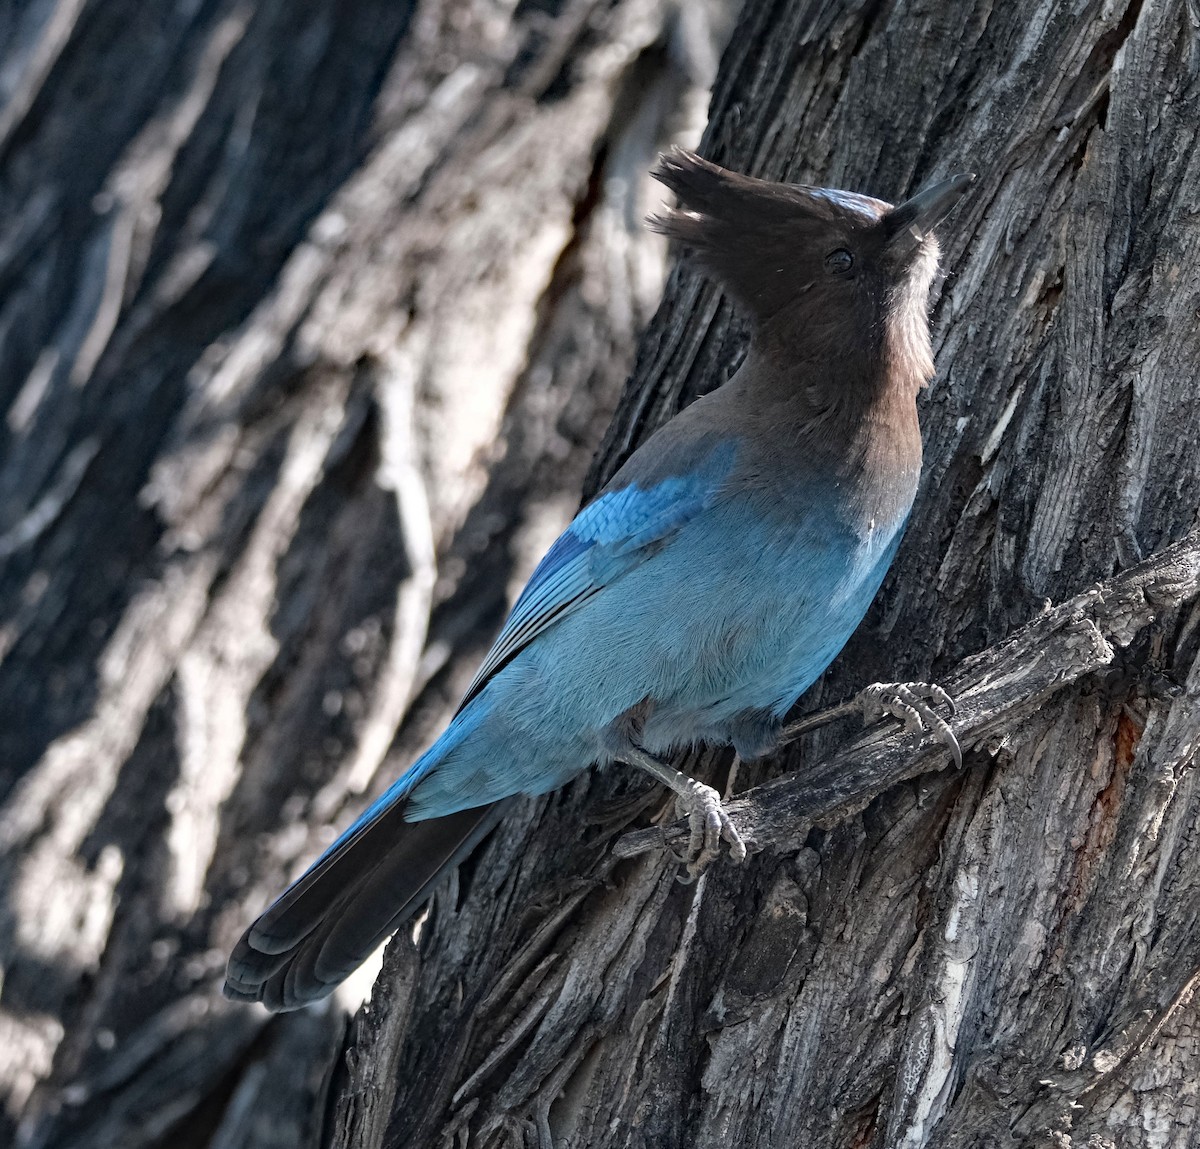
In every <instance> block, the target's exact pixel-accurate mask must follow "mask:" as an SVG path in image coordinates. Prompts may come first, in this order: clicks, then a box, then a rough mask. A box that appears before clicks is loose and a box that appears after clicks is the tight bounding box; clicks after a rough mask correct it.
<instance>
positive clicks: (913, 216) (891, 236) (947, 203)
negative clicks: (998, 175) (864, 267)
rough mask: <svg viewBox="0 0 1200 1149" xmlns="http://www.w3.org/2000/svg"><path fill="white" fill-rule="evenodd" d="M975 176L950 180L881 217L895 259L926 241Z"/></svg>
mask: <svg viewBox="0 0 1200 1149" xmlns="http://www.w3.org/2000/svg"><path fill="white" fill-rule="evenodd" d="M974 180H975V177H974V175H959V176H951V177H950V178H949V179H948V180H942V182H941V183H937V184H934V185H933V186H932V187H927V188H926V189H925V190H924V191H920V192H917V194H916V195H915V196H913V197H912V199H910V200H905V201H904V203H902V204H897V205H896V206H895V207H894V208H892V210H891V211H889V212H888V213H887V215H885V216H884V217H883V222H884V227H885V228H886V229H887V237H888V238H887V246H888V247H889V248H890V249H892V250H894V251H895V252H896V254H897V255H908V254H910V253H911V252H913V251H915V250H916V248H917V247H918V245H920V244H921V243H923V242H924V241H925V237H926V236H927V235H928V234H929V233H930V232H931V231H932V230H933V229H934V228H935V227H936V226H937V225H938V224H939V223H941V221H942V220H944V219H945V218H946V216H947V215H949V214H950V210H951V208H953V207H954V205H955V204H956V203H958V200H959V197H960V196H961V195H962V194H963V192H965V191H966V190H967V188H969V187H970V186H971V184H972V183H973V182H974Z"/></svg>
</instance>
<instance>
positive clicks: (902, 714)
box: [854, 682, 963, 769]
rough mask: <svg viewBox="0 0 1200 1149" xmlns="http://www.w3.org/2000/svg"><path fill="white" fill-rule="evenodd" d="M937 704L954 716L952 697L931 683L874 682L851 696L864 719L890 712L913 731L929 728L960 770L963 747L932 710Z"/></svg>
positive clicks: (943, 721) (944, 722) (945, 723)
mask: <svg viewBox="0 0 1200 1149" xmlns="http://www.w3.org/2000/svg"><path fill="white" fill-rule="evenodd" d="M931 703H932V704H933V705H931ZM939 703H940V704H942V705H943V706H945V707H946V708H947V709H948V710H949V711H950V716H951V717H953V716H954V712H955V708H954V699H953V698H951V697H950V695H949V694H947V693H946V691H944V690H943V689H942V688H941V687H940V686H938V685H937V684H936V683H934V682H876V683H874V684H872V685H871V686H868V687H867V688H866V689H865V690H862V691H860V692H859V694H858V695H857V697H856V698H855V699H854V704H855V706H857V708H858V709H859V710H860V711H861V712H862V715H863V718H864V719H865V720H866V721H867V722H872V721H874V720H875V719H877V718H883V717H885V716H887V715H891V716H892V717H893V718H899V719H900V721H901V722H903V723H904V728H905V729H906V730H908V731H911V732H912V733H914V734H916V733H922V732H924V731H927V730H928V731H930V732H931V733H933V734H934V735H936V736H937V738H938V739H939V740H940V741H941V742H943V743H944V744H945V745H946V747H947V748H948V749H949V751H950V755H951V757H952V758H953V759H954V764H955V765H956V766H958V767H959V769H961V768H962V764H963V760H962V747H961V746H959V744H958V739H957V738H956V737H955V735H954V731H953V730H951V729H950V724H949V723H948V722H947V721H946V720H945V719H944V718H943V717H942V716H941V715H940V714H938V712H937V711H936V710H934V708H933V706H934V705H937V704H939Z"/></svg>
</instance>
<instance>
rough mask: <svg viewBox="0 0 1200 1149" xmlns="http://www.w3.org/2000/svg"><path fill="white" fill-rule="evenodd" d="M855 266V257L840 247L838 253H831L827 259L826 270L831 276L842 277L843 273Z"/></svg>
mask: <svg viewBox="0 0 1200 1149" xmlns="http://www.w3.org/2000/svg"><path fill="white" fill-rule="evenodd" d="M853 266H854V256H852V255H851V254H850V253H849V252H848V251H847V250H846V249H845V248H844V247H839V248H838V249H837V250H836V251H831V252H830V253H829V254H828V255H827V256H826V257H825V270H826V271H827V272H829V274H830V275H841V274H842V273H843V272H847V271H849V270H850V269H851V268H852V267H853Z"/></svg>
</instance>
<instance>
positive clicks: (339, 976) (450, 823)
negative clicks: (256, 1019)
mask: <svg viewBox="0 0 1200 1149" xmlns="http://www.w3.org/2000/svg"><path fill="white" fill-rule="evenodd" d="M406 805H407V803H406V802H405V801H403V800H400V801H397V802H394V803H393V804H392V805H391V806H390V807H389V808H388V809H386V810H385V811H383V812H382V813H380V814H379V815H377V816H376V817H375V818H373V819H372V820H371V822H370V823H368V824H367V825H366V826H364V827H362V828H361V830H360V831H359V832H358V833H356V834H355V835H353V836H352V837H351V838H349V840H347V841H345V842H343V843H341V844H340V845H335V846H334V847H333V848H332V849H331V850H330V851H329V852H328V853H326V854H325V855H324V856H322V858H321V859H320V860H319V861H318V862H317V864H316V865H314V866H313V867H312V869H310V870H309V871H308V872H307V873H306V874H304V876H303V877H301V878H300V879H299V880H298V881H296V882H295V883H294V884H293V885H291V886H289V887H288V889H287V890H286V891H285V892H284V893H283V894H282V895H281V896H280V897H279V899H278V900H277V901H276V902H275V903H274V904H273V905H272V906H271V907H270V908H269V909H268V910H266V912H264V913H263V914H262V915H261V916H260V917H259V918H258V920H257V921H255V922H254V924H253V925H252V926H251V927H250V928H249V929H248V930H247V931H246V932H245V933H244V934H243V935H242V937H241V940H240V941H239V942H238V943H237V945H236V946H235V947H234V949H233V953H232V954H230V956H229V965H228V967H227V970H226V974H225V996H226V997H229V998H232V999H234V1000H235V1001H261V1002H262V1003H263V1005H265V1006H266V1007H267V1008H268V1009H269V1010H271V1011H272V1012H279V1011H282V1010H289V1009H299V1008H300V1007H301V1006H305V1005H308V1004H309V1003H310V1002H314V1001H318V1000H319V999H320V998H323V997H325V996H326V995H328V994H329V993H331V992H332V991H333V989H334V987H335V986H337V985H338V984H339V983H340V982H342V981H344V980H345V979H346V978H347V977H348V976H349V975H350V974H351V973H353V972H354V970H355V969H357V968H358V967H359V966H360V965H361V964H362V963H363V962H364V961H365V960H366V959H367V958H368V957H369V956H370V954H371V952H372V951H373V950H374V949H375V947H376V946H378V945H379V943H380V942H382V941H383V940H384V939H385V938H386V937H388V935H389V934H391V933H393V932H394V931H395V930H396V929H397V928H398V927H399V926H401V925H402V924H403V923H404V921H405V919H407V918H409V917H411V916H412V915H413V914H414V913H415V912H416V911H417V909H419V908H420V906H421V905H422V904H423V903H424V901H425V900H426V899H427V898H428V896H429V895H430V893H432V891H433V888H434V886H435V885H436V884H437V882H438V879H439V878H440V877H441V876H442V875H443V874H444V873H445V872H446V871H447V870H449V869H450V868H451V867H452V866H455V865H457V864H458V863H459V862H461V861H462V860H463V859H464V858H465V857H466V856H467V854H469V853H470V852H471V850H472V849H474V848H475V846H476V845H477V844H478V843H479V841H480V840H481V839H482V838H483V837H484V835H485V834H487V833H488V831H489V830H491V829H492V827H493V826H494V825H495V824H496V822H497V821H498V820H499V818H500V814H501V812H502V809H501V808H502V807H503V806H504V805H505V803H493V804H492V805H490V806H479V807H476V808H475V809H473V810H463V811H460V812H459V813H457V814H450V815H448V816H447V817H445V818H432V819H430V820H429V821H425V822H406V821H404V808H405V806H406Z"/></svg>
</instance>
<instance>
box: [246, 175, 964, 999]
mask: <svg viewBox="0 0 1200 1149" xmlns="http://www.w3.org/2000/svg"><path fill="white" fill-rule="evenodd" d="M672 165H674V166H672ZM660 174H662V175H663V178H665V179H666V181H667V182H668V183H669V184H670V185H671V186H672V187H673V188H674V189H675V190H676V191H677V192H679V194H680V196H681V198H684V199H685V200H688V201H689V202H692V203H694V204H695V207H696V211H694V212H692V213H677V214H676V215H674V216H672V217H669V218H668V219H667V220H665V221H662V222H661V226H663V227H664V228H665V229H666V230H668V231H671V232H672V233H673V234H676V235H678V236H679V237H680V238H682V239H684V240H685V241H686V242H688V243H690V244H691V245H692V246H693V247H694V248H696V249H697V250H698V252H699V254H700V256H701V258H702V259H703V260H704V261H705V262H706V264H707V265H708V266H709V267H710V268H711V269H712V270H713V272H714V273H715V274H716V275H717V276H718V278H720V279H721V281H722V282H723V283H725V285H726V286H727V287H728V288H729V290H730V291H732V292H733V293H734V294H735V296H737V297H738V298H739V299H741V300H742V301H743V303H744V304H745V306H747V307H748V308H749V310H750V312H751V315H752V317H753V319H754V333H753V339H752V344H751V349H750V352H749V354H748V356H747V358H746V361H745V363H744V364H743V366H742V367H741V369H740V370H739V372H738V374H737V375H736V376H735V378H734V379H733V380H731V381H730V382H729V383H728V384H726V385H725V386H724V387H722V388H719V389H718V390H717V391H715V392H713V393H712V394H710V395H708V396H706V397H705V398H704V399H701V400H699V401H698V402H696V403H695V404H693V405H692V406H691V407H689V408H688V409H687V410H686V411H684V412H683V413H682V414H680V415H679V416H677V417H676V418H675V419H674V420H672V421H671V422H670V423H669V424H667V425H666V426H665V427H664V428H662V429H661V430H660V431H659V432H658V433H657V434H655V435H654V436H652V437H651V438H650V440H648V442H647V443H646V444H645V445H643V447H642V448H640V449H639V450H638V451H637V452H636V453H635V454H634V455H633V456H632V457H631V458H630V459H629V461H628V462H627V463H626V464H625V466H624V467H623V468H622V469H621V470H620V471H619V472H618V473H617V475H616V476H615V477H614V478H613V480H612V481H611V482H610V483H609V485H608V486H607V487H606V488H605V489H604V490H603V491H602V492H601V493H600V495H599V496H598V497H597V498H596V499H595V500H594V501H593V502H592V503H590V504H589V505H588V506H587V507H585V508H584V509H583V510H582V511H581V512H580V513H579V514H578V515H577V516H576V518H575V520H574V522H572V524H571V525H570V527H568V528H567V530H566V531H565V532H564V533H563V534H562V536H561V537H560V538H559V539H558V541H557V542H556V543H555V544H554V546H553V547H551V549H550V551H549V552H548V553H547V554H546V556H545V558H544V559H543V560H542V562H541V563H540V564H539V566H538V567H537V569H536V570H535V572H534V574H533V576H532V577H531V578H530V581H529V584H528V585H527V586H526V588H525V590H524V591H523V593H522V594H521V596H520V597H519V599H518V600H517V602H516V604H515V606H514V607H513V610H512V613H511V615H510V616H509V618H508V621H507V623H506V624H505V626H504V629H503V630H502V632H501V634H500V635H499V637H498V638H497V640H496V642H495V644H494V646H493V647H492V649H491V651H490V652H489V653H488V656H487V658H486V659H485V660H484V663H483V665H482V667H481V668H480V670H479V673H478V675H477V676H476V678H475V680H474V681H473V682H472V684H471V686H470V688H469V689H468V691H467V693H466V695H465V697H464V699H463V702H462V704H461V706H460V708H459V711H458V713H457V714H456V716H455V717H454V719H453V721H452V722H451V723H450V725H449V727H448V728H447V729H446V731H445V733H444V734H443V735H442V736H441V738H439V739H438V741H437V742H436V743H434V745H433V746H432V747H430V749H429V750H428V751H426V753H425V754H423V755H422V756H421V757H420V758H419V759H418V760H417V761H416V762H415V763H414V764H413V765H412V766H411V767H410V769H409V770H408V771H407V772H406V773H405V774H404V775H403V776H402V777H401V778H399V779H398V780H397V781H396V782H395V783H393V785H392V786H391V787H390V788H389V789H388V790H387V791H386V792H385V793H384V794H383V795H382V796H381V797H380V798H379V799H377V800H376V801H375V802H374V803H372V804H371V806H369V807H368V808H367V810H366V811H364V813H363V814H362V816H361V817H360V818H358V819H357V821H356V822H355V823H354V824H353V825H352V826H351V827H350V828H349V829H348V830H347V831H346V833H345V834H343V835H342V836H341V837H340V838H339V839H338V840H337V841H336V842H335V843H334V844H333V845H332V846H331V847H330V848H329V849H328V850H327V851H326V852H325V853H324V854H323V855H322V856H321V858H319V859H318V860H317V862H315V863H314V865H313V866H312V867H311V868H310V869H309V871H308V872H307V873H306V874H305V875H304V876H303V877H302V878H301V879H300V880H299V881H298V882H297V883H295V884H294V885H293V886H292V887H291V888H290V889H289V890H288V891H287V892H286V893H285V894H284V895H283V896H282V897H281V898H280V899H279V901H278V902H276V904H275V905H274V906H273V907H271V909H269V910H268V911H267V912H266V913H265V914H264V915H263V916H262V917H261V918H260V919H259V920H258V922H256V923H255V924H254V926H252V927H251V929H250V930H249V931H247V934H246V936H245V937H244V938H243V939H242V942H240V943H239V945H238V948H237V949H236V950H235V951H234V954H233V956H232V958H231V959H230V966H229V978H228V982H227V992H229V993H230V995H231V996H234V997H240V998H248V999H253V1000H264V1001H265V1002H266V1003H267V1004H268V1005H270V1006H271V1007H272V1008H291V1007H294V1006H295V1005H299V1004H303V1003H304V1002H306V1001H309V1000H313V999H315V998H316V997H320V996H322V995H323V994H324V993H327V992H328V990H329V988H331V986H332V985H333V984H336V982H337V981H338V980H340V978H341V977H344V976H345V974H346V973H348V972H349V970H350V969H352V968H353V966H354V965H355V964H357V963H358V961H361V960H362V958H364V957H365V956H366V953H367V952H369V949H370V947H371V946H373V945H374V944H375V943H376V942H377V941H378V940H380V938H381V937H383V936H386V933H387V932H388V931H390V930H391V929H393V928H394V927H395V925H396V924H398V921H399V920H402V918H403V916H404V915H405V914H407V913H411V911H412V909H413V908H414V907H415V905H416V904H419V901H420V899H421V898H423V897H425V896H426V895H427V893H428V890H429V889H430V888H431V887H432V884H433V883H434V882H435V881H436V880H437V877H438V874H439V873H440V872H441V871H442V870H443V869H444V868H445V867H446V866H447V865H449V864H452V863H453V862H454V861H455V860H457V859H458V858H460V857H461V856H462V855H463V853H464V852H465V851H466V850H468V849H469V848H470V847H471V845H473V843H474V842H475V841H477V840H478V837H479V836H480V835H481V834H482V833H483V832H484V831H485V830H486V828H487V825H488V824H489V823H488V821H487V816H486V813H485V812H486V811H487V809H488V808H489V807H490V806H491V804H494V803H497V802H500V801H502V800H503V799H505V798H507V797H509V796H511V795H514V794H540V793H545V792H547V791H549V790H553V789H555V788H556V787H558V786H561V785H562V784H563V783H565V782H567V781H568V780H569V779H570V778H572V777H573V776H574V775H576V774H578V773H579V772H580V771H581V770H584V769H586V768H587V767H588V766H589V765H590V764H593V763H594V764H598V765H601V766H604V765H607V764H609V763H611V762H614V761H625V762H630V763H634V764H637V765H639V766H641V767H642V768H644V769H648V770H650V772H651V773H653V774H654V775H655V776H656V777H659V778H662V779H663V780H665V781H667V782H668V784H670V785H672V786H674V787H675V788H676V789H677V790H679V792H680V793H681V794H682V795H683V796H684V798H685V799H686V800H687V801H689V802H690V803H691V809H692V811H693V816H694V818H695V817H699V818H700V820H701V821H704V819H706V818H707V819H709V820H710V822H711V825H712V826H718V825H719V829H720V835H721V836H722V837H724V838H725V839H726V840H727V841H728V842H729V843H730V846H731V848H737V849H740V852H741V855H744V847H742V844H741V841H740V838H739V837H738V836H737V834H736V829H734V828H733V827H732V825H731V824H730V823H729V821H728V818H727V816H725V815H724V812H723V811H721V810H720V807H719V803H718V802H717V801H716V797H715V794H713V793H712V792H711V791H706V788H704V787H701V786H699V785H698V784H697V783H694V782H692V781H691V780H689V779H686V778H683V777H682V776H681V775H678V774H676V772H674V771H673V770H671V769H670V768H669V767H668V766H666V765H665V763H663V762H662V759H664V758H667V757H669V756H670V754H671V753H672V752H673V751H675V750H677V749H679V748H680V747H683V746H686V745H690V744H693V743H700V742H710V743H732V744H733V745H734V747H735V748H736V749H737V751H738V752H739V753H740V754H741V755H742V756H743V757H755V756H758V755H760V754H762V753H765V752H766V751H768V750H769V749H770V748H771V747H772V745H774V743H775V742H776V740H777V737H778V733H779V730H780V727H781V723H782V720H783V717H784V715H785V714H786V712H787V710H788V709H789V708H790V707H791V705H792V704H793V703H794V702H795V700H796V698H797V697H798V696H799V695H800V694H801V693H802V692H803V691H804V690H805V689H807V687H808V686H809V685H811V684H812V682H813V681H815V679H816V678H817V676H818V675H820V673H821V672H822V671H823V670H824V669H825V667H826V666H827V665H828V664H829V663H830V661H831V660H832V659H833V658H834V657H835V656H836V654H837V652H838V651H839V650H840V649H841V648H842V646H843V645H844V643H845V642H846V640H847V639H848V638H849V636H850V634H851V632H852V631H853V630H854V628H855V627H856V626H857V625H858V623H859V621H860V619H861V618H862V616H863V614H864V613H865V612H866V609H867V607H868V606H869V604H870V602H871V600H872V599H873V597H874V596H875V593H876V591H877V590H878V588H879V585H880V583H881V582H882V580H883V577H884V575H885V573H886V571H887V569H888V567H889V565H890V564H891V562H892V559H893V557H894V556H895V553H896V549H897V547H898V545H899V542H900V538H901V535H902V533H903V529H904V525H905V522H906V521H907V518H908V514H909V511H910V508H911V506H912V502H913V498H914V496H915V493H916V487H917V479H918V475H919V469H920V446H921V445H920V435H919V430H918V428H917V423H916V407H915V402H914V399H915V395H916V391H917V390H918V389H919V387H920V386H922V385H923V383H924V381H925V379H926V377H927V376H928V374H929V372H930V370H931V360H930V357H929V336H928V326H927V323H926V320H925V314H924V310H925V305H926V303H925V301H926V295H927V292H928V288H929V283H930V280H931V278H932V275H933V271H934V267H935V265H936V245H935V243H934V241H933V240H932V238H931V237H930V236H929V235H928V232H927V227H924V225H925V224H926V222H927V217H928V216H929V214H930V210H931V209H929V208H928V205H926V206H924V207H923V206H922V205H921V203H920V202H919V200H920V197H918V200H914V201H910V204H908V205H902V206H901V207H900V208H896V209H891V208H889V206H888V205H886V204H883V203H881V202H880V201H878V200H871V199H869V198H868V197H864V196H851V195H848V194H845V193H836V192H829V191H827V190H822V189H804V188H792V187H788V186H786V185H775V184H759V183H758V182H757V181H748V180H745V179H744V177H735V176H732V175H730V173H725V172H722V171H721V169H717V168H712V167H711V165H705V164H704V163H703V161H700V160H698V159H695V158H694V157H681V156H677V157H675V158H674V159H672V160H670V161H668V164H667V167H666V169H665V170H664V172H663V173H660ZM764 189H765V190H764ZM935 190H936V189H935ZM951 190H954V189H951ZM957 190H961V188H958V189H957ZM957 190H955V191H954V198H956V196H957ZM927 194H929V193H927ZM940 194H941V195H942V198H943V200H945V199H946V198H947V195H948V192H947V191H946V190H945V189H944V188H943V190H942V192H941V193H940ZM935 198H936V197H935ZM931 202H932V201H931ZM913 204H917V208H916V209H913V208H912V205H913ZM935 206H936V205H935ZM739 212H741V213H742V217H741V218H739V216H738V213H739ZM756 212H757V215H756V214H755V213H756ZM698 221H699V222H698ZM923 227H924V230H922V228H923ZM781 237H782V238H781ZM789 237H790V242H791V243H792V248H791V249H788V248H787V247H786V246H781V244H782V243H783V241H784V240H786V239H788V238H789ZM756 244H757V245H758V249H757V251H756V250H755V245H756ZM831 249H832V250H833V255H834V256H835V257H836V258H833V259H831V258H829V252H830V250H831ZM785 253H787V258H786V259H785V258H784V255H785ZM848 264H849V266H850V267H853V266H854V265H855V264H857V265H858V270H857V272H856V273H855V274H853V275H848V274H847V265H848ZM764 269H766V271H764ZM768 273H769V274H768ZM764 276H765V278H764ZM817 288H820V290H817ZM680 779H682V780H681V781H680ZM698 811H699V813H697V812H698ZM718 815H719V818H720V821H719V823H718V822H717V821H713V819H716V818H717V816H718ZM705 824H706V825H707V824H709V823H705ZM706 832H708V831H706ZM712 832H714V833H715V831H712ZM706 841H707V839H706ZM713 845H714V843H713V842H709V843H708V845H707V846H706V848H707V849H709V850H710V852H711V847H712V846H713Z"/></svg>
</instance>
